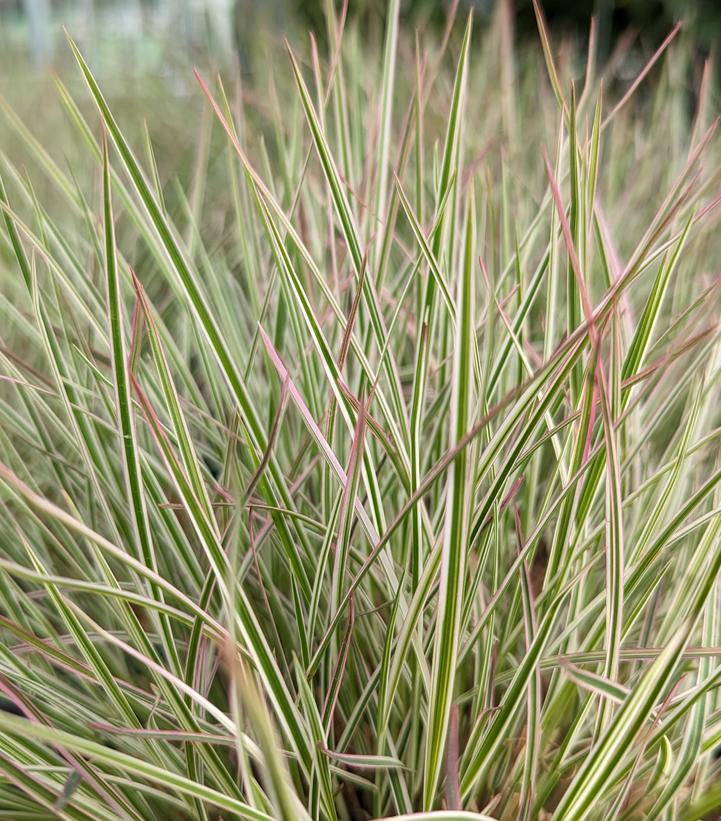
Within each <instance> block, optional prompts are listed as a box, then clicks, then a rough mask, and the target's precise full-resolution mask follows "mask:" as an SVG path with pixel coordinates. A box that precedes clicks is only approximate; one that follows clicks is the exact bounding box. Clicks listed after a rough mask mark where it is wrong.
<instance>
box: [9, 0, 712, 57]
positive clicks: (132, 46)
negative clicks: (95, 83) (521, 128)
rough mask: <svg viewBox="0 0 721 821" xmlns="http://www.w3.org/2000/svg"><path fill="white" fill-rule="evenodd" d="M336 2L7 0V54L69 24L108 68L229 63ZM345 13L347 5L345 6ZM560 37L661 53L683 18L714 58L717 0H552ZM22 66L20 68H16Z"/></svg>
mask: <svg viewBox="0 0 721 821" xmlns="http://www.w3.org/2000/svg"><path fill="white" fill-rule="evenodd" d="M329 1H330V0H0V47H1V48H2V53H3V55H4V57H5V60H4V61H3V62H5V63H6V62H7V61H8V57H11V59H12V60H13V61H18V60H19V61H20V63H21V65H22V63H23V62H24V61H25V60H27V61H28V62H29V63H30V64H31V65H32V64H34V65H35V66H41V67H42V66H47V65H50V64H53V63H54V62H55V61H56V60H57V59H58V53H59V52H60V51H62V50H63V49H62V31H61V29H62V26H66V27H67V28H69V29H71V30H72V32H73V36H75V37H76V38H77V39H80V40H85V41H86V42H85V48H86V50H87V49H88V48H90V49H91V50H92V49H93V48H94V49H95V50H97V51H98V52H99V55H98V56H99V57H100V58H101V59H102V61H103V62H104V63H105V64H108V65H112V66H113V67H114V68H116V69H118V68H120V69H121V70H122V71H123V72H129V71H140V72H143V71H148V70H152V69H154V68H157V66H159V65H160V64H162V61H163V60H164V59H165V58H166V57H167V51H166V50H167V47H168V46H169V45H170V46H172V49H173V50H177V49H178V48H181V49H182V50H183V51H184V52H185V53H186V55H187V53H188V50H189V51H190V52H191V53H192V52H193V51H196V50H197V51H199V52H202V50H208V49H210V51H211V52H212V53H213V55H214V56H215V58H216V59H217V61H218V62H219V63H220V64H222V63H224V62H227V61H228V60H229V59H231V56H232V54H233V52H234V50H235V49H236V47H237V48H239V49H240V52H241V54H242V51H243V48H244V47H247V44H248V41H249V40H250V39H252V38H253V37H254V35H255V33H256V32H257V31H258V29H259V26H260V25H261V24H262V23H267V22H269V21H270V23H271V24H272V27H273V28H274V29H275V30H276V32H277V33H278V34H281V35H285V36H290V37H292V36H293V34H294V33H295V32H298V31H305V30H307V29H309V28H310V29H313V30H314V31H317V32H319V33H321V36H322V31H323V30H324V11H323V9H324V6H325V5H326V2H329ZM453 1H454V0H405V2H404V3H403V14H404V18H405V21H404V22H405V24H406V25H408V26H427V25H439V26H441V25H443V22H444V20H445V19H446V15H447V12H448V8H449V6H450V5H451V4H452V2H453ZM336 2H337V4H338V5H339V6H340V5H341V3H340V0H336ZM510 3H511V5H512V7H513V9H514V16H515V21H516V31H517V33H518V36H519V37H523V36H529V35H530V36H533V37H535V34H536V26H535V20H534V16H533V10H532V4H531V0H510ZM349 6H350V11H351V13H352V15H353V16H354V17H356V18H358V17H366V18H367V19H368V20H369V21H370V22H372V21H373V19H374V18H375V17H378V16H382V15H383V13H384V8H385V0H351V2H350V3H349ZM542 6H543V9H544V12H545V14H546V17H547V18H548V21H549V24H550V26H551V27H552V30H553V31H555V32H556V33H558V34H559V35H570V36H585V34H586V32H587V29H588V24H589V20H590V18H591V17H592V16H593V17H595V18H596V21H597V24H598V29H599V49H598V57H599V60H604V59H605V58H606V57H607V56H608V55H609V54H610V52H611V50H612V48H613V44H614V43H615V41H616V40H617V39H618V37H619V36H621V35H622V34H624V33H626V32H628V31H632V30H635V31H636V32H637V34H638V37H639V39H640V40H641V41H642V42H643V43H644V44H645V45H646V46H647V47H649V48H650V47H652V46H653V45H654V44H656V43H658V42H660V40H661V39H662V38H663V37H664V36H665V34H666V33H667V32H668V30H669V28H670V27H671V26H672V25H673V23H674V22H675V21H676V20H678V19H683V20H684V23H685V26H686V30H687V31H688V32H690V34H691V36H692V37H693V40H694V42H695V43H696V44H697V46H698V47H699V48H701V49H706V50H708V51H712V50H713V48H714V44H715V43H716V41H717V40H718V39H719V35H721V2H718V0H545V2H543V3H542ZM464 7H465V8H466V9H468V8H473V9H474V11H475V14H476V19H477V21H479V22H480V23H481V25H482V24H483V22H484V21H487V22H489V23H490V20H491V19H492V16H493V13H494V9H495V7H496V3H495V0H460V2H459V11H461V12H463V10H464ZM15 64H16V65H17V63H15Z"/></svg>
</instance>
